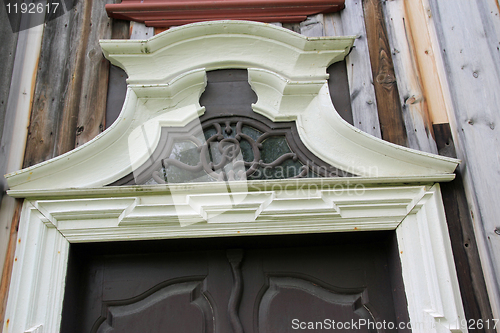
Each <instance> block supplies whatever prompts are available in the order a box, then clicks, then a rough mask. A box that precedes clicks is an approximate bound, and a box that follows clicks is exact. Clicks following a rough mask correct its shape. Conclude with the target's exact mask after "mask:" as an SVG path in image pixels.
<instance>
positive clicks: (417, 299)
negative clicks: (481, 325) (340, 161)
mask: <svg viewBox="0 0 500 333" xmlns="http://www.w3.org/2000/svg"><path fill="white" fill-rule="evenodd" d="M396 234H397V238H398V246H399V251H400V259H401V266H402V272H403V281H404V285H405V292H406V298H407V300H408V313H409V315H410V320H411V322H412V323H419V324H420V323H422V325H420V326H419V325H416V326H414V327H413V332H415V333H418V332H422V333H432V332H467V329H466V327H465V326H466V325H464V324H463V323H464V321H465V320H466V318H465V313H464V310H463V307H462V300H461V297H460V288H459V285H458V280H457V277H456V270H455V262H454V259H453V253H452V251H451V242H450V238H449V235H448V226H447V224H446V217H445V213H444V206H443V203H442V199H441V191H440V187H439V184H436V185H434V186H433V187H432V188H431V189H430V190H429V191H427V192H426V194H425V195H424V196H423V197H422V199H421V200H420V202H419V203H418V204H417V205H415V207H414V209H413V210H412V211H411V212H410V214H409V215H408V216H406V218H405V219H404V220H403V221H402V223H401V225H400V226H399V227H398V228H397V229H396Z"/></svg>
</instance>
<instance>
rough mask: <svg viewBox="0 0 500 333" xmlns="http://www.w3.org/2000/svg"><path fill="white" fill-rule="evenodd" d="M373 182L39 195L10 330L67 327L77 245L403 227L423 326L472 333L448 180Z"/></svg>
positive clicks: (16, 281) (25, 213)
mask: <svg viewBox="0 0 500 333" xmlns="http://www.w3.org/2000/svg"><path fill="white" fill-rule="evenodd" d="M408 180H409V179H407V181H408ZM367 182H368V180H367V179H350V180H345V179H323V180H318V179H302V180H284V181H275V182H272V181H271V182H269V181H267V182H266V181H255V182H250V184H249V185H250V186H248V187H247V184H243V185H244V186H243V185H242V186H241V188H240V190H239V189H238V186H234V187H232V191H231V193H227V192H225V191H224V189H225V188H226V184H223V183H221V184H210V186H207V185H208V184H206V183H199V184H189V185H174V186H172V185H170V186H168V185H156V186H139V187H138V186H131V187H120V188H100V189H85V190H71V189H69V190H66V191H49V192H45V193H42V191H40V192H39V193H32V196H33V197H34V199H27V200H26V201H25V203H24V207H23V210H22V214H21V224H20V229H19V237H18V246H17V249H16V254H15V262H14V268H13V275H12V282H11V286H10V291H9V299H8V306H7V312H6V317H5V318H6V319H5V326H4V332H57V331H59V327H60V322H61V314H62V305H63V304H62V303H63V297H64V287H65V279H66V267H67V261H68V254H69V252H68V250H69V246H70V243H79V242H98V241H99V242H105V241H119V240H120V241H124V240H148V239H149V240H151V239H170V238H190V237H214V236H238V235H270V234H300V233H313V232H314V233H320V232H362V231H363V230H396V234H397V239H398V245H399V253H400V259H401V264H402V272H403V281H404V285H405V291H406V298H407V301H408V312H409V315H410V320H411V323H412V325H413V331H414V332H466V331H467V330H466V329H465V328H461V327H460V326H461V325H460V323H461V322H462V320H464V319H465V316H464V312H463V307H462V301H461V297H460V290H459V287H458V281H457V277H456V272H455V265H454V260H453V254H452V251H451V245H450V239H449V236H448V229H447V224H446V219H445V214H444V208H443V204H442V201H441V193H440V188H439V184H434V185H432V184H427V185H425V184H414V185H400V184H401V180H400V179H393V180H390V179H385V183H386V184H385V185H383V186H382V185H377V184H370V182H368V183H367ZM391 183H392V184H391ZM248 189H249V190H248ZM62 193H64V197H65V198H64V199H60V198H61V195H62ZM138 193H139V195H138ZM42 195H44V196H46V198H44V199H35V198H36V197H40V196H42ZM174 196H176V198H173V197H174ZM174 201H175V204H174ZM224 202H225V203H227V204H225V205H224V204H222V205H221V203H224ZM231 202H237V203H236V204H231ZM221 211H222V212H223V213H220V212H221ZM178 216H181V218H178Z"/></svg>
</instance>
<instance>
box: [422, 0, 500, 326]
mask: <svg viewBox="0 0 500 333" xmlns="http://www.w3.org/2000/svg"><path fill="white" fill-rule="evenodd" d="M429 5H430V7H429V11H428V13H429V15H430V16H431V19H432V22H433V23H434V26H435V29H436V33H437V38H436V40H437V43H438V44H437V45H439V46H440V56H441V58H442V60H443V70H442V73H443V80H444V81H445V84H446V85H447V87H448V89H449V90H448V93H449V101H450V104H451V108H450V111H452V112H450V114H449V119H450V126H451V128H452V133H453V137H454V142H455V146H456V148H457V155H458V157H459V158H460V159H461V160H462V164H461V165H460V170H461V173H462V176H463V181H464V187H465V192H466V195H467V201H468V206H469V207H468V208H469V213H470V215H471V217H472V221H473V226H474V233H475V237H476V240H477V243H478V248H479V253H480V257H481V263H482V268H483V271H484V276H485V281H486V285H487V288H488V294H489V297H490V302H491V307H492V311H493V315H494V317H495V318H499V316H500V235H499V233H500V232H498V231H497V232H495V231H496V230H499V229H498V228H500V224H499V223H498V216H499V215H500V206H499V205H498V202H497V201H498V200H497V198H499V197H500V187H499V186H498V184H499V183H500V153H499V149H498V147H499V143H500V129H499V127H498V124H499V123H500V113H499V112H498V105H500V94H498V87H500V61H499V59H500V20H499V19H498V17H499V15H500V13H499V9H498V7H497V5H496V4H494V5H493V4H491V1H477V2H476V1H468V0H456V1H452V2H448V1H436V0H430V1H429Z"/></svg>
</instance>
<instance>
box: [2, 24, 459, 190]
mask: <svg viewBox="0 0 500 333" xmlns="http://www.w3.org/2000/svg"><path fill="white" fill-rule="evenodd" d="M353 42H354V37H317V38H308V37H304V36H302V35H299V34H296V33H294V32H292V31H289V30H286V29H283V28H280V27H276V26H273V25H268V24H262V23H256V22H246V21H214V22H203V23H197V24H191V25H186V26H181V27H178V28H173V29H170V30H168V31H165V32H163V33H161V34H159V35H157V36H154V37H153V38H151V39H149V40H144V41H136V40H105V41H101V46H102V49H103V52H104V54H105V56H106V57H107V58H108V59H109V60H110V61H111V62H112V63H113V64H115V65H117V66H120V67H122V68H124V69H125V71H126V72H127V74H128V76H129V78H128V90H127V97H126V100H125V103H124V106H123V109H122V112H121V114H120V116H119V118H118V119H117V120H116V122H115V123H114V124H113V125H112V126H110V127H109V128H108V129H107V130H106V131H105V132H103V133H101V134H100V135H99V136H97V137H96V138H95V139H93V140H92V141H90V142H89V143H87V144H85V145H83V146H81V147H79V148H77V149H75V150H73V151H71V152H68V153H66V154H64V155H61V156H59V157H57V158H54V159H52V160H49V161H46V162H43V163H40V164H38V165H35V166H33V167H30V168H28V169H24V170H21V171H18V172H15V173H12V174H9V175H7V178H8V182H9V185H10V187H11V189H12V190H14V191H16V190H19V191H26V190H37V189H60V188H82V187H102V186H105V185H110V184H115V183H116V182H117V181H118V180H120V179H123V178H124V177H126V176H127V175H130V174H133V175H138V174H139V173H138V171H139V170H142V169H144V168H145V165H147V164H148V161H151V160H155V156H154V155H155V153H156V152H158V151H161V150H162V149H163V148H162V145H165V144H166V143H167V142H168V141H169V140H171V139H172V138H173V137H174V136H173V134H172V135H170V134H169V133H176V132H179V131H180V132H182V131H185V129H187V128H189V127H190V126H193V125H192V124H193V122H194V123H197V124H198V125H199V126H200V127H199V128H200V129H202V132H203V130H204V129H205V130H207V131H208V127H207V126H208V125H207V124H208V123H207V122H205V125H206V126H205V128H204V127H203V126H204V125H202V123H200V119H201V121H203V117H205V118H207V117H208V118H209V116H208V113H207V115H205V116H204V114H205V113H206V108H205V107H204V106H202V105H200V96H202V94H203V92H204V90H205V88H206V82H207V79H206V77H207V72H208V71H213V70H218V69H244V70H246V71H247V75H248V83H249V84H250V86H251V89H252V90H253V91H254V92H255V94H256V97H257V100H256V101H255V102H254V103H253V104H251V105H250V108H251V111H250V112H251V113H253V114H254V115H255V116H253V117H250V118H245V119H240V120H235V121H229V122H230V123H229V125H225V123H224V121H223V120H222V119H218V120H217V121H216V120H214V119H215V118H213V119H212V120H211V123H210V126H212V127H213V129H212V131H213V130H215V132H214V133H213V136H211V137H208V138H207V137H206V135H205V134H204V135H205V137H204V138H203V136H202V137H201V138H199V139H197V140H200V142H199V145H198V147H202V146H203V145H204V143H203V142H202V141H203V140H205V142H207V141H206V140H207V139H210V138H212V139H210V140H212V141H213V142H215V141H217V142H218V144H219V148H217V149H219V150H221V151H222V152H223V153H222V155H221V156H226V157H225V158H229V156H230V153H229V150H234V147H236V146H238V148H239V146H240V145H241V144H243V143H242V138H244V135H249V134H248V133H247V134H245V133H244V131H245V130H247V129H248V128H249V127H250V128H252V129H253V130H257V131H260V133H261V134H258V133H257V134H255V135H256V136H255V138H253V139H251V140H243V141H246V142H247V143H246V144H248V145H250V150H252V151H253V157H252V158H250V159H249V160H246V162H247V163H250V164H249V165H247V168H246V169H245V170H243V169H242V170H240V171H241V172H243V173H247V172H248V170H249V169H255V168H257V167H263V166H265V165H266V164H268V165H269V164H272V163H274V162H275V161H276V160H272V161H268V162H266V161H264V160H262V158H261V156H257V155H259V154H261V153H262V152H261V150H260V148H259V144H262V143H263V139H262V138H261V136H262V135H266V134H265V133H268V132H269V131H271V132H269V133H274V134H276V133H275V132H272V131H275V129H273V128H272V127H273V126H274V127H275V128H280V126H281V127H282V128H284V127H286V126H288V127H289V130H288V132H287V133H288V134H286V133H285V132H286V131H284V132H283V133H285V134H283V135H284V136H285V137H287V136H288V138H289V139H288V145H289V146H292V145H293V143H291V141H290V140H292V141H293V140H295V141H296V142H298V141H300V144H301V145H302V146H303V148H300V149H299V150H301V151H307V154H309V156H310V157H311V158H307V159H304V160H303V161H302V162H301V163H302V164H304V163H306V164H307V161H308V160H311V159H312V157H314V158H315V159H317V160H318V161H321V163H323V164H324V165H325V167H326V168H327V169H328V170H329V171H328V172H330V174H328V172H327V174H325V175H326V176H329V175H336V176H337V175H339V172H337V171H338V170H340V171H342V172H341V173H342V175H345V176H361V177H369V178H379V179H381V180H382V179H384V178H405V177H406V178H408V177H409V178H412V177H413V178H415V179H419V178H426V177H427V178H429V177H431V178H432V177H434V179H452V178H453V171H454V170H455V168H456V165H457V164H458V161H457V160H455V159H450V158H446V157H441V156H436V155H432V154H428V153H424V152H419V151H415V150H411V149H408V148H405V147H401V146H397V145H394V144H391V143H388V142H385V141H382V140H380V139H377V138H375V137H372V136H370V135H368V134H366V133H363V132H361V131H360V130H359V129H356V128H355V127H353V126H351V125H349V124H348V123H346V122H345V121H343V120H342V119H341V117H340V116H339V115H338V114H337V112H336V111H335V109H334V107H333V105H332V103H331V99H330V96H329V91H328V86H327V82H326V78H327V73H326V68H327V67H328V66H329V65H330V64H332V63H333V62H336V61H339V60H341V59H343V58H344V57H345V55H346V54H347V53H348V52H349V50H350V48H351V46H352V44H353ZM200 117H201V118H200ZM251 118H255V119H257V118H258V119H260V123H261V124H266V123H267V125H266V126H267V127H266V128H264V127H262V128H261V130H259V128H256V125H255V124H254V125H253V126H249V123H248V120H249V119H251ZM287 122H293V125H290V126H289V125H287ZM271 123H274V124H276V125H273V126H269V124H271ZM259 126H261V125H259ZM262 126H263V125H262ZM219 127H220V130H219ZM257 127H258V126H257ZM245 128H247V129H245ZM292 128H293V130H292ZM166 129H168V130H166ZM292 132H293V133H292ZM198 134H199V133H198ZM243 134H244V135H243ZM267 135H271V134H267ZM274 136H277V134H276V135H274ZM252 140H253V141H252ZM297 140H298V141H297ZM229 142H232V144H231V145H229V144H228V143H229ZM197 149H198V148H197ZM200 149H201V150H200V152H203V149H205V148H200ZM206 149H208V146H207V148H206ZM294 149H295V148H294ZM226 150H227V151H226ZM292 150H293V149H292ZM225 151H226V152H225ZM207 152H208V150H205V153H204V154H205V155H206V154H207ZM226 153H227V154H226ZM286 154H296V155H295V156H292V155H286ZM282 155H283V156H286V159H289V158H291V160H293V159H294V157H295V158H296V160H297V158H298V157H297V152H295V151H290V152H284V153H283V154H282ZM169 158H170V156H161V157H160V158H158V159H156V161H161V163H163V165H162V167H167V168H168V167H169V166H170V165H174V164H175V163H177V162H172V159H171V160H170V161H169V160H168V159H169ZM165 162H166V164H165ZM219 162H220V161H219ZM244 162H245V161H244ZM244 162H243V163H244ZM210 163H212V164H211V165H210ZM150 164H151V163H150ZM219 164H220V163H219ZM184 165H187V166H188V168H189V166H191V167H195V166H196V168H200V166H201V169H200V170H204V172H205V173H208V174H210V173H211V172H212V173H219V175H218V176H219V177H222V178H221V179H225V180H227V179H232V178H234V179H238V177H235V175H236V176H237V174H238V172H239V171H237V170H236V171H235V173H233V175H232V176H230V175H229V173H227V174H224V175H222V176H220V172H217V168H214V166H215V167H217V165H218V164H217V163H216V161H214V160H212V161H206V160H203V158H202V159H201V160H200V161H199V163H194V164H186V163H184ZM177 166H179V164H178V165H177ZM220 166H221V165H219V167H220ZM222 166H224V167H225V166H226V164H224V163H223V164H222ZM219 169H221V168H219ZM335 170H337V171H335ZM153 171H154V170H153ZM309 171H313V172H314V167H313V168H312V169H311V170H309ZM309 171H307V172H309ZM304 172H306V171H304ZM332 172H333V173H332ZM152 174H153V173H152ZM212 176H216V175H215V174H213V175H212ZM246 176H251V174H250V173H248V174H247V175H246ZM293 176H297V175H293ZM231 177H232V178H231ZM160 178H161V177H160ZM247 179H251V177H250V178H247ZM163 180H165V177H163ZM193 181H196V180H193ZM139 183H141V182H139Z"/></svg>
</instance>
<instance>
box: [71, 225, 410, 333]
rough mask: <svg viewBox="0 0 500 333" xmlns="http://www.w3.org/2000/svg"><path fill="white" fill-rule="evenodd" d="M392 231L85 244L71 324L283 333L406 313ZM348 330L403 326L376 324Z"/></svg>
mask: <svg viewBox="0 0 500 333" xmlns="http://www.w3.org/2000/svg"><path fill="white" fill-rule="evenodd" d="M391 238H392V233H389V232H376V233H359V234H352V235H351V234H349V235H343V236H342V237H340V236H339V235H335V234H330V235H306V236H279V237H275V236H273V237H269V236H267V237H238V238H217V239H202V240H184V241H179V240H175V241H174V240H172V241H156V242H134V243H130V244H128V243H113V244H97V245H95V244H94V245H89V244H85V245H77V246H74V247H73V248H72V250H71V251H72V254H71V256H70V263H69V271H68V280H67V287H66V295H65V303H64V311H63V321H62V332H183V333H189V332H196V333H201V332H210V333H212V332H217V333H230V332H235V333H241V332H245V333H251V332H255V333H257V332H259V333H271V332H272V333H278V332H301V331H303V332H306V331H310V330H311V329H310V327H311V326H310V325H315V330H314V331H315V332H329V331H331V330H332V326H333V325H339V324H336V323H339V322H341V323H349V324H350V325H352V323H363V322H364V323H368V321H372V322H382V321H384V320H385V321H386V322H404V321H407V314H406V309H405V308H404V304H405V299H404V293H403V292H402V290H401V285H402V284H401V281H400V280H401V276H400V274H399V275H398V267H397V266H398V263H397V261H395V260H391V259H390V258H391V256H392V257H393V256H394V253H393V252H395V251H393V250H394V248H393V244H392V242H391ZM396 254H397V253H396ZM396 257H397V256H396ZM394 290H396V291H397V292H394ZM395 305H396V306H395ZM372 326H373V325H372ZM321 328H322V329H321ZM336 328H337V329H336V330H335V331H337V332H342V331H344V330H342V329H338V328H339V326H337V327H336ZM371 328H373V327H371ZM345 331H346V332H403V331H401V330H400V331H397V330H384V329H382V330H377V329H370V327H368V325H367V324H365V325H364V326H360V327H359V328H358V329H357V330H356V329H355V330H352V329H351V330H345Z"/></svg>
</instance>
